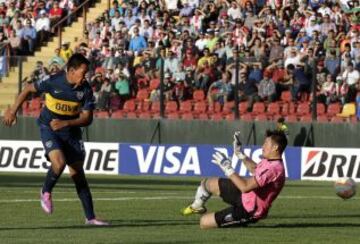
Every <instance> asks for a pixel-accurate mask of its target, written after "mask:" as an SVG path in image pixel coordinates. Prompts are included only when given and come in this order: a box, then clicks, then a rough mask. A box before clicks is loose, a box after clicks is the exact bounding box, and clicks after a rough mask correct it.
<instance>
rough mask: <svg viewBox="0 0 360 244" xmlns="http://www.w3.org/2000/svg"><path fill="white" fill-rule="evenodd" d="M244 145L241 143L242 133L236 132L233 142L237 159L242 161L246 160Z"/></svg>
mask: <svg viewBox="0 0 360 244" xmlns="http://www.w3.org/2000/svg"><path fill="white" fill-rule="evenodd" d="M241 146H242V143H241V141H240V131H236V132H235V133H234V141H233V148H234V153H235V155H236V157H238V159H240V160H244V159H245V158H246V155H245V154H244V153H243V152H242V151H241Z"/></svg>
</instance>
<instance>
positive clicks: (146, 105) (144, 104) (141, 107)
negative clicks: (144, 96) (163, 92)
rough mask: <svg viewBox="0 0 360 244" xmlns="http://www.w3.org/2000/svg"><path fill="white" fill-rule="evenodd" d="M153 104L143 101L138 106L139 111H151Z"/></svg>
mask: <svg viewBox="0 0 360 244" xmlns="http://www.w3.org/2000/svg"><path fill="white" fill-rule="evenodd" d="M150 106H151V102H150V101H142V102H139V103H138V105H137V110H138V111H150Z"/></svg>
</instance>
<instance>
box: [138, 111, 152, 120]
mask: <svg viewBox="0 0 360 244" xmlns="http://www.w3.org/2000/svg"><path fill="white" fill-rule="evenodd" d="M138 118H139V119H151V114H150V113H149V112H141V113H140V114H139V116H138Z"/></svg>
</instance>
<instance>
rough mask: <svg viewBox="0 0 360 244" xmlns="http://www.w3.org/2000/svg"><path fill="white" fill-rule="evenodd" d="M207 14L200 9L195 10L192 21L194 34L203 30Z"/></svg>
mask: <svg viewBox="0 0 360 244" xmlns="http://www.w3.org/2000/svg"><path fill="white" fill-rule="evenodd" d="M204 16H205V14H204V13H203V12H202V11H201V10H200V9H198V8H197V9H195V12H194V15H193V16H192V17H191V19H190V25H191V26H192V27H193V30H192V33H199V32H201V31H202V29H203V19H204Z"/></svg>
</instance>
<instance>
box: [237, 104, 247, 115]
mask: <svg viewBox="0 0 360 244" xmlns="http://www.w3.org/2000/svg"><path fill="white" fill-rule="evenodd" d="M247 108H248V102H240V103H239V113H240V115H242V114H246V113H247V112H248V111H247Z"/></svg>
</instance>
